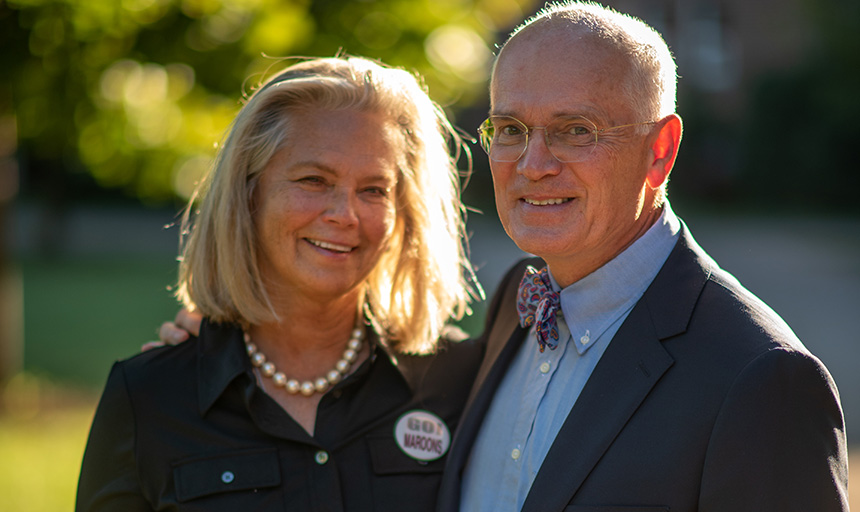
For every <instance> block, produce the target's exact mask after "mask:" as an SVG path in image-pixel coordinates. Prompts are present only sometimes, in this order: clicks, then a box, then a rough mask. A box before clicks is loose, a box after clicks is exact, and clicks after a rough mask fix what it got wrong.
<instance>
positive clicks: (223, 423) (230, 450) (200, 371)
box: [76, 321, 483, 512]
mask: <svg viewBox="0 0 860 512" xmlns="http://www.w3.org/2000/svg"><path fill="white" fill-rule="evenodd" d="M372 347H373V348H372V353H371V357H370V358H368V360H366V361H365V362H364V363H363V364H362V365H360V366H359V368H358V369H357V370H356V371H355V372H354V373H353V374H352V375H350V376H349V377H348V378H346V379H344V380H343V381H342V382H340V383H339V384H338V385H337V386H335V387H334V388H333V389H331V390H330V391H329V392H327V393H326V394H325V396H323V398H322V400H321V402H320V404H319V407H318V410H317V419H316V425H315V432H314V435H313V437H311V436H310V435H309V434H308V433H307V432H306V431H305V430H304V429H302V428H301V427H300V426H299V425H298V424H297V423H296V422H295V421H293V419H292V418H291V417H290V416H289V415H288V414H287V413H286V412H285V411H284V410H283V409H282V408H281V407H280V406H279V405H278V404H277V403H276V402H275V401H274V400H272V399H271V398H270V397H269V396H268V395H267V394H265V393H264V392H263V391H262V390H261V389H260V388H259V387H258V386H257V385H256V381H255V378H254V374H253V373H252V366H251V364H250V361H249V360H248V356H247V355H246V353H245V347H244V343H243V341H242V333H241V331H239V330H238V329H236V328H234V327H228V326H220V325H215V324H211V323H209V322H206V321H204V323H203V325H202V327H201V334H200V337H199V338H197V339H196V340H194V339H192V340H190V341H188V342H185V343H182V344H180V345H177V346H175V347H164V348H160V349H156V350H152V351H149V352H145V353H142V354H139V355H137V356H135V357H132V358H130V359H127V360H125V361H120V362H118V363H116V364H115V365H114V367H113V369H112V370H111V373H110V376H109V377H108V381H107V385H106V387H105V390H104V393H103V395H102V398H101V401H100V403H99V406H98V409H97V411H96V415H95V419H94V420H93V425H92V429H91V431H90V437H89V441H88V444H87V448H86V453H85V455H84V460H83V466H82V470H81V477H80V482H79V484H78V496H77V507H76V509H77V510H78V511H118V512H119V511H122V512H136V511H152V510H182V511H196V510H200V511H203V510H205V511H207V512H213V511H214V512H217V511H230V512H235V511H247V512H250V511H314V512H321V511H333V512H337V511H365V510H366V511H378V512H383V511H395V510H396V511H402V510H410V511H419V512H420V511H424V510H426V511H432V510H434V509H435V505H436V492H437V490H438V486H439V482H440V478H441V472H442V468H443V466H444V464H445V457H442V458H439V459H437V460H434V461H430V462H424V461H418V460H414V459H412V458H410V457H409V456H407V455H406V454H405V453H404V452H403V451H402V450H401V449H400V447H399V446H398V444H397V442H396V441H395V438H394V428H395V424H396V422H397V420H398V418H400V417H401V416H402V415H403V414H405V413H408V412H410V411H413V410H424V411H429V412H431V413H433V414H435V415H436V416H438V417H439V418H441V419H442V420H443V421H444V422H445V424H446V425H447V426H448V429H449V431H450V432H451V433H452V434H453V432H454V429H455V428H456V426H457V421H458V420H459V416H460V413H461V411H462V409H463V406H464V404H465V401H466V397H467V395H468V393H469V388H470V387H471V384H472V380H473V379H474V377H475V373H476V372H477V368H478V365H479V364H480V360H481V357H482V355H483V353H482V347H481V346H479V345H477V344H476V343H475V342H472V341H464V342H459V343H453V342H442V343H441V349H440V350H439V351H438V353H436V354H434V355H432V356H408V355H401V354H398V355H396V356H394V355H389V354H388V353H387V352H386V351H384V350H383V349H382V348H381V347H380V346H379V345H378V344H376V343H374V344H373V345H372Z"/></svg>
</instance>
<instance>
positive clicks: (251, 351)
mask: <svg viewBox="0 0 860 512" xmlns="http://www.w3.org/2000/svg"><path fill="white" fill-rule="evenodd" d="M245 350H247V351H248V355H249V356H252V355H254V354H255V353H256V352H257V345H254V344H253V343H250V342H249V343H248V344H247V345H245Z"/></svg>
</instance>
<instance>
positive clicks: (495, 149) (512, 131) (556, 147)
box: [479, 116, 597, 162]
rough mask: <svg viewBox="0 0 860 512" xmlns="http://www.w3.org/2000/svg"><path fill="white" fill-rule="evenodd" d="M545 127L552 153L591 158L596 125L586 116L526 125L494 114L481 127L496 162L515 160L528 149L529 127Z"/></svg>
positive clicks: (565, 157) (567, 157)
mask: <svg viewBox="0 0 860 512" xmlns="http://www.w3.org/2000/svg"><path fill="white" fill-rule="evenodd" d="M535 130H543V132H544V137H545V138H544V142H545V143H546V144H547V148H548V149H549V151H550V153H552V155H553V156H554V157H555V158H556V159H558V160H559V161H561V162H581V161H583V160H586V159H588V157H589V156H590V155H591V152H592V151H593V150H594V146H595V143H596V142H597V127H596V126H595V125H594V123H592V122H591V121H589V120H588V119H585V118H583V117H578V116H569V117H559V118H557V119H555V120H553V121H552V122H551V123H550V124H548V125H547V126H543V127H542V126H533V127H532V128H531V129H529V128H528V127H527V126H526V125H524V124H523V123H522V122H520V121H519V120H517V119H514V118H513V117H508V116H492V117H490V118H489V119H487V120H486V121H484V123H483V124H482V125H481V128H480V129H479V134H480V139H481V146H482V147H483V148H484V151H486V152H487V154H488V155H490V159H492V160H495V161H497V162H516V161H517V160H519V159H520V158H521V157H522V156H523V153H525V151H526V147H527V146H528V140H529V131H531V132H532V133H534V132H535Z"/></svg>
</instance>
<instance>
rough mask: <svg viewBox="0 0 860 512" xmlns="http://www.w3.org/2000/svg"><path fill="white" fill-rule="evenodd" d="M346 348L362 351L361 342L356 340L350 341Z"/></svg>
mask: <svg viewBox="0 0 860 512" xmlns="http://www.w3.org/2000/svg"><path fill="white" fill-rule="evenodd" d="M346 348H349V349H352V350H358V349H360V348H361V340H357V339H355V338H353V339H351V340H349V342H348V343H347V344H346Z"/></svg>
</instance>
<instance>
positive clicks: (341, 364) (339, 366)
mask: <svg viewBox="0 0 860 512" xmlns="http://www.w3.org/2000/svg"><path fill="white" fill-rule="evenodd" d="M334 367H335V369H336V370H337V371H339V372H340V373H346V372H347V370H349V361H345V360H343V359H341V360H340V361H338V362H337V363H336V364H335V365H334Z"/></svg>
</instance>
